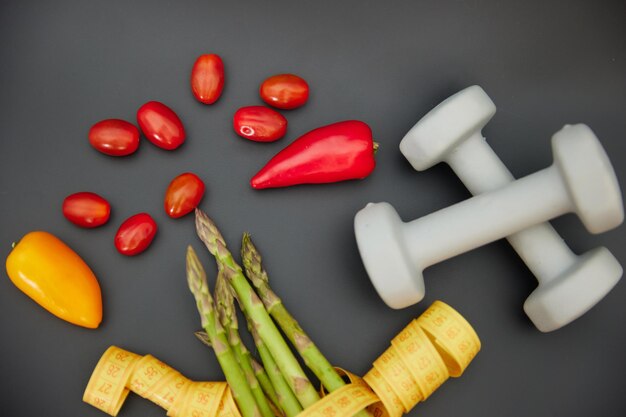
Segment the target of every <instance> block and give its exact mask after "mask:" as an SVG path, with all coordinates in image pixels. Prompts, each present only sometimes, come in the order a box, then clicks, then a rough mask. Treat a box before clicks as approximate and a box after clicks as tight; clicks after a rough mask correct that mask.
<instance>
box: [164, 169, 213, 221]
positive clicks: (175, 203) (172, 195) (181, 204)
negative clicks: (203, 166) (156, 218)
mask: <svg viewBox="0 0 626 417" xmlns="http://www.w3.org/2000/svg"><path fill="white" fill-rule="evenodd" d="M202 196H204V182H202V180H201V179H200V178H198V176H197V175H195V174H192V173H191V172H186V173H184V174H180V175H179V176H177V177H176V178H174V179H173V180H172V182H170V185H169V186H168V187H167V191H165V212H166V213H167V215H168V216H170V217H172V218H174V219H176V218H178V217H182V216H184V215H185V214H188V213H190V212H191V211H193V209H195V208H196V207H197V206H198V204H199V203H200V200H202Z"/></svg>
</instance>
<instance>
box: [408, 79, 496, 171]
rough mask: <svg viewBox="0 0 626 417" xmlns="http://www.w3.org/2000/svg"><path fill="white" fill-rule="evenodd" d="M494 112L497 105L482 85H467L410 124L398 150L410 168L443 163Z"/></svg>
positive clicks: (489, 118) (477, 130)
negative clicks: (412, 124)
mask: <svg viewBox="0 0 626 417" xmlns="http://www.w3.org/2000/svg"><path fill="white" fill-rule="evenodd" d="M495 113H496V105H495V104H494V103H493V101H491V99H490V98H489V96H488V95H487V93H485V91H484V90H483V89H482V88H481V87H479V86H477V85H474V86H471V87H468V88H466V89H464V90H461V91H459V92H458V93H456V94H454V95H452V96H450V97H448V98H447V99H446V100H444V101H443V102H441V103H440V104H439V105H438V106H437V107H435V108H434V109H432V110H431V111H430V112H428V114H426V116H424V117H423V118H422V119H421V120H420V121H419V123H417V124H416V125H415V126H413V128H412V129H411V130H409V132H408V133H407V134H406V136H405V137H404V139H403V140H402V141H401V142H400V151H401V152H402V153H403V154H404V156H405V157H406V158H407V160H408V161H409V162H410V163H411V165H412V166H413V168H415V169H416V170H418V171H423V170H425V169H428V168H430V167H432V166H433V165H436V164H438V163H440V162H442V161H443V160H444V159H445V157H446V156H447V155H448V154H449V153H450V152H452V151H453V150H454V149H455V148H456V147H457V146H458V145H459V144H460V143H461V142H463V141H464V140H466V139H467V138H468V137H469V136H472V135H474V134H480V131H481V129H482V128H483V127H484V126H485V125H486V124H487V123H488V122H489V120H491V118H492V117H493V115H494V114H495Z"/></svg>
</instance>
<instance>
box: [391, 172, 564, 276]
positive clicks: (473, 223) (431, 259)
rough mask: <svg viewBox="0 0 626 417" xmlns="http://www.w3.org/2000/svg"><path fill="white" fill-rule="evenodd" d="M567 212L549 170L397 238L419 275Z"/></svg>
mask: <svg viewBox="0 0 626 417" xmlns="http://www.w3.org/2000/svg"><path fill="white" fill-rule="evenodd" d="M572 210H573V206H572V203H571V199H570V197H569V195H568V194H567V190H566V189H565V186H564V184H563V183H562V180H561V174H560V172H559V171H558V168H557V167H556V166H555V165H552V166H550V167H548V168H545V169H543V170H541V171H537V172H535V173H534V174H531V175H528V176H526V177H524V178H521V179H518V180H516V181H513V182H511V183H509V184H507V185H506V186H505V187H501V188H498V189H496V190H494V191H491V192H488V193H484V194H480V195H478V196H475V197H472V198H470V199H468V200H465V201H463V202H460V203H457V204H455V205H452V206H450V207H447V208H444V209H441V210H439V211H437V212H434V213H432V214H429V215H427V216H424V217H421V218H419V219H416V220H413V221H411V222H409V223H407V224H406V227H404V228H403V230H402V232H403V235H404V239H405V241H406V243H407V247H408V250H409V251H410V252H411V254H410V256H411V257H412V259H413V261H414V262H415V263H416V264H417V265H419V266H420V267H421V268H422V269H424V268H426V267H428V266H430V265H433V264H436V263H439V262H441V261H443V260H446V259H449V258H451V257H454V256H456V255H459V254H461V253H464V252H467V251H470V250H472V249H475V248H477V247H480V246H483V245H485V244H487V243H490V242H493V241H495V240H498V239H502V238H504V237H506V236H509V235H512V234H514V233H517V232H519V231H521V230H524V229H526V228H528V227H530V226H533V225H537V224H541V223H543V222H545V221H547V220H550V219H552V218H555V217H558V216H560V215H562V214H565V213H568V212H570V211H572Z"/></svg>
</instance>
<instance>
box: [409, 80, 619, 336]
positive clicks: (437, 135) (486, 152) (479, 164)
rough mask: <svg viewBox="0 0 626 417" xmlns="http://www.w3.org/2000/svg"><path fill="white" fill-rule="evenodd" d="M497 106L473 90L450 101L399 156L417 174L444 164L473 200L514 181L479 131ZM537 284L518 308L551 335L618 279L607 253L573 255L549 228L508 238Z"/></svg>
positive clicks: (417, 130) (615, 263) (538, 227)
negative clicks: (463, 185) (551, 332)
mask: <svg viewBox="0 0 626 417" xmlns="http://www.w3.org/2000/svg"><path fill="white" fill-rule="evenodd" d="M495 111H496V106H495V105H494V103H493V102H492V101H491V99H490V98H489V96H488V95H487V94H486V93H485V91H484V90H483V89H482V88H480V87H479V86H472V87H468V88H466V89H464V90H462V91H460V92H458V93H457V94H455V95H453V96H451V97H450V98H448V99H447V100H445V101H444V102H442V103H441V104H439V105H438V106H437V107H435V108H434V109H433V110H431V111H430V112H429V113H428V114H427V115H426V116H424V117H423V118H422V119H421V120H420V121H419V122H418V123H417V124H416V125H415V126H414V127H413V128H412V129H411V130H410V131H409V132H408V133H407V134H406V135H405V137H404V138H403V139H402V141H401V142H400V151H401V152H402V154H403V155H404V156H405V157H406V159H407V160H408V161H409V162H410V163H411V165H413V167H414V168H415V169H416V170H418V171H423V170H426V169H428V168H430V167H432V166H433V165H436V164H438V163H439V162H446V163H447V164H448V165H450V167H451V168H452V169H453V170H454V172H455V173H456V174H457V175H458V176H459V178H460V179H461V181H462V182H463V183H464V184H465V186H466V187H467V188H468V189H469V190H470V192H471V193H472V194H474V195H477V194H480V193H484V192H487V191H491V190H495V189H497V188H500V187H502V186H504V185H506V184H508V183H509V182H511V181H513V180H514V177H513V175H512V174H511V172H510V171H509V170H508V169H507V168H506V166H505V165H504V164H503V163H502V161H501V160H500V159H499V158H498V156H497V155H496V154H495V152H493V150H492V149H491V147H490V146H489V144H487V142H486V141H485V139H484V138H483V135H482V133H481V129H482V128H483V127H484V126H485V125H486V124H487V123H488V122H489V120H491V118H492V117H493V115H494V114H495ZM507 240H508V241H509V243H510V244H511V245H512V246H513V248H514V249H515V250H516V251H517V253H518V254H519V255H520V257H521V258H522V260H523V261H524V262H525V263H526V265H527V266H528V268H529V269H530V270H531V272H533V274H534V275H535V276H536V277H537V280H538V281H539V286H538V287H537V289H536V290H535V291H533V293H532V294H531V295H530V296H529V297H528V298H527V300H526V302H525V303H524V310H525V311H526V314H527V315H528V316H529V318H530V319H531V320H532V321H533V323H535V325H536V326H537V328H538V329H539V330H541V331H544V332H547V331H552V330H556V329H558V328H560V327H562V326H564V325H566V324H568V323H570V322H572V321H573V320H575V319H576V318H578V317H580V316H581V315H583V314H584V313H586V312H587V311H588V310H589V309H590V308H591V307H593V306H594V305H595V304H597V303H598V302H599V301H600V300H601V299H602V298H604V296H605V295H606V294H607V293H608V292H610V291H611V289H612V288H613V287H614V286H615V284H617V282H618V281H619V280H620V278H621V277H622V273H623V271H622V267H621V265H620V264H619V262H618V261H617V259H615V257H614V256H613V254H611V252H610V251H609V250H608V249H607V248H605V247H600V248H597V249H594V250H591V251H589V252H587V253H585V254H584V255H581V256H577V255H576V254H574V253H573V252H572V251H571V250H570V248H569V247H568V246H567V245H566V244H565V242H564V241H563V240H562V239H561V237H560V236H559V234H558V233H557V232H556V231H555V230H554V228H553V227H552V226H551V225H550V224H549V223H542V224H538V225H535V226H531V227H529V228H528V229H524V230H522V231H520V232H517V233H515V234H513V235H510V236H508V237H507Z"/></svg>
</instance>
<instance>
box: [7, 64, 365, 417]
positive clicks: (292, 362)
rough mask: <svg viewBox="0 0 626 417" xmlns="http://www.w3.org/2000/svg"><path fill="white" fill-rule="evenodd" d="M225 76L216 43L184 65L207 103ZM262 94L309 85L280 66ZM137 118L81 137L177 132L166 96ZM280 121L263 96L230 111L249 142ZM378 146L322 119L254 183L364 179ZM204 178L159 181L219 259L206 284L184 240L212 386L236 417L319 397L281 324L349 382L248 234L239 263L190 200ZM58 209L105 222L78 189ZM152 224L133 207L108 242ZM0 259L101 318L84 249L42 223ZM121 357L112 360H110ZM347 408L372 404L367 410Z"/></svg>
mask: <svg viewBox="0 0 626 417" xmlns="http://www.w3.org/2000/svg"><path fill="white" fill-rule="evenodd" d="M224 80H225V75H224V64H223V62H222V60H221V58H220V57H219V56H218V55H216V54H206V55H201V56H200V57H198V59H197V60H196V62H195V63H194V65H193V68H192V71H191V79H190V84H191V90H192V94H193V96H194V98H195V99H196V100H198V101H199V102H201V103H202V104H206V105H211V104H214V103H215V102H216V101H217V100H218V99H219V98H220V97H221V94H222V92H223V88H224ZM259 95H260V98H261V99H262V100H263V101H264V102H265V103H266V104H268V105H269V106H272V107H274V108H277V109H280V110H292V109H296V108H298V107H301V106H303V105H304V104H306V103H307V101H308V98H309V85H308V83H307V82H306V81H305V80H304V79H302V78H301V77H299V76H297V75H294V74H279V75H275V76H272V77H269V78H267V79H266V80H265V81H263V83H262V84H261V86H260V89H259ZM136 118H137V124H138V126H139V128H137V127H136V126H135V125H133V124H132V123H130V122H128V121H125V120H121V119H104V120H101V121H99V122H97V123H95V124H94V125H93V126H92V127H91V129H90V130H89V133H88V139H89V143H90V145H91V146H92V147H93V148H94V149H96V150H97V151H99V152H100V153H102V154H105V155H108V156H113V157H124V156H129V155H132V154H133V153H135V152H136V151H137V149H138V148H139V145H140V132H141V133H143V135H144V136H145V137H146V139H147V140H148V141H150V142H151V143H152V144H154V145H155V146H157V147H159V148H161V149H164V150H167V151H173V150H176V149H178V148H179V147H181V146H182V145H183V144H184V142H185V141H186V133H185V127H184V125H183V123H182V121H181V119H180V118H179V116H178V115H177V114H176V113H175V112H174V110H172V109H171V108H170V107H168V106H166V105H165V104H164V103H161V102H158V101H149V102H147V103H145V104H143V105H142V106H141V107H140V108H139V109H138V110H137V115H136ZM287 126H288V121H287V118H286V117H285V116H283V114H281V113H279V112H278V111H277V110H274V109H272V108H270V107H266V106H259V105H253V106H244V107H241V108H240V109H238V110H237V111H236V112H235V114H234V116H233V129H234V130H235V133H236V134H237V135H239V136H241V137H243V138H245V139H248V140H251V141H254V142H274V141H277V140H279V139H281V138H282V137H284V136H285V134H286V132H287ZM376 146H377V145H376V144H375V143H374V142H373V140H372V132H371V129H370V128H369V126H367V124H365V123H363V122H360V121H355V120H351V121H344V122H339V123H334V124H331V125H327V126H324V127H320V128H318V129H315V130H312V131H311V132H309V133H307V134H305V135H303V136H301V137H300V138H298V139H296V140H295V141H294V142H293V143H291V144H290V145H289V146H287V147H286V148H285V149H283V150H282V151H281V152H279V153H278V154H277V155H276V156H275V157H274V158H272V160H270V161H269V162H268V164H267V165H266V166H265V167H264V168H263V169H261V171H259V173H258V174H257V175H255V177H254V178H253V179H252V181H251V185H252V188H254V189H262V188H271V187H286V186H291V185H296V184H307V183H308V184H312V183H331V182H337V181H344V180H349V179H362V178H365V177H366V176H368V175H369V174H370V173H371V172H372V170H373V169H374V167H375V161H374V152H375V150H376ZM205 188H206V187H205V184H204V182H203V181H202V179H201V178H200V177H199V176H197V175H196V174H194V173H191V172H185V173H183V174H180V175H178V176H177V177H175V178H174V179H172V181H171V182H170V183H169V185H168V186H167V188H166V190H165V195H164V200H163V207H164V210H165V212H166V214H167V215H168V216H169V217H170V218H172V219H177V218H181V217H184V216H185V215H187V214H189V213H191V212H192V211H194V210H195V213H196V230H197V233H198V236H199V237H200V239H201V240H202V241H203V242H204V244H205V245H206V247H207V249H208V250H209V252H210V253H211V254H212V255H213V256H214V257H215V260H216V262H217V266H218V277H217V282H216V286H215V293H214V295H212V294H211V292H210V291H209V285H208V281H207V277H206V274H205V272H204V269H203V268H202V266H201V265H200V262H199V260H198V258H197V256H196V254H195V252H194V251H193V249H192V248H191V247H189V248H188V251H187V259H186V261H187V279H188V285H189V289H190V290H191V292H192V293H193V295H194V297H195V299H196V303H197V307H198V312H199V314H200V317H201V324H202V328H203V329H204V332H202V333H198V334H197V335H198V337H199V338H201V340H202V341H203V342H204V343H205V344H207V345H209V346H211V347H212V349H213V350H214V352H215V355H216V357H217V359H218V362H219V364H220V366H221V367H222V369H223V371H224V375H225V376H226V380H227V382H228V387H229V388H230V390H228V389H227V388H225V387H224V386H220V388H219V389H221V390H222V391H221V392H222V393H224V392H225V391H228V393H229V394H228V395H226V394H224V397H222V395H220V396H218V398H221V399H222V400H223V399H224V398H230V401H231V402H232V401H234V402H236V404H237V406H236V407H235V411H236V414H237V415H238V413H239V412H241V414H242V415H243V417H274V416H286V417H295V416H296V415H300V414H301V413H303V412H306V411H307V410H313V409H314V405H315V404H319V402H320V394H319V393H318V391H317V390H316V389H315V387H314V385H313V383H312V382H311V381H310V380H309V378H308V376H307V374H306V373H305V371H304V370H303V368H302V367H301V365H300V363H299V361H298V359H297V358H296V357H295V355H294V354H293V353H292V350H291V348H290V347H289V345H288V343H287V341H285V339H283V336H282V334H284V335H285V336H286V337H287V339H288V341H289V342H290V343H291V345H292V346H293V347H295V350H296V351H297V352H298V354H299V355H300V356H301V357H302V358H303V360H304V363H305V364H306V366H307V367H308V368H309V369H310V370H311V371H312V372H313V374H314V375H315V376H316V377H317V378H318V379H319V381H320V382H321V383H322V384H323V386H324V388H325V389H326V390H327V391H329V392H334V391H337V390H340V389H342V387H346V381H344V379H343V378H342V376H343V374H342V373H341V372H340V371H338V370H336V369H335V368H334V367H333V366H332V365H331V364H330V362H329V361H328V360H327V359H326V358H325V357H324V356H323V355H322V353H321V352H320V351H319V349H318V348H317V347H316V346H315V344H314V343H313V342H312V341H311V339H310V338H309V337H308V335H307V334H306V333H305V332H304V330H303V329H302V328H301V327H300V325H299V324H298V322H297V321H296V320H295V319H294V317H293V316H292V315H291V314H290V313H289V312H288V311H287V309H286V308H285V306H284V305H283V303H282V301H281V299H280V298H279V297H278V296H277V295H276V294H275V293H274V292H273V291H272V289H271V288H270V286H269V280H268V276H267V273H266V272H265V270H264V269H263V267H262V264H261V256H260V254H259V252H258V251H257V249H256V247H255V246H254V244H253V243H252V241H251V239H250V236H249V235H247V234H245V235H244V237H243V244H242V252H241V256H242V260H243V265H244V269H245V273H244V269H242V268H241V267H240V266H239V265H238V264H237V263H236V261H235V260H234V258H233V256H232V254H231V253H230V251H229V250H228V249H227V247H226V243H225V241H224V239H223V237H222V235H221V233H220V232H219V230H218V229H217V227H216V226H215V224H214V223H213V222H212V221H211V220H210V219H209V218H208V217H207V216H206V214H204V213H203V212H202V211H200V210H199V209H198V208H197V207H198V205H199V204H200V202H201V200H202V198H203V196H204V193H205ZM62 213H63V215H64V216H65V217H66V218H67V219H68V220H69V221H70V222H72V223H73V224H74V225H76V226H79V227H82V228H96V227H100V226H103V225H105V224H106V223H107V222H108V221H109V219H110V215H111V204H110V203H109V201H107V200H106V199H104V198H103V197H101V196H100V195H98V194H96V193H93V192H88V191H83V192H77V193H74V194H71V195H69V196H67V197H66V198H65V199H64V201H63V205H62ZM157 231H158V225H157V223H156V221H155V220H154V218H153V217H152V216H151V215H150V214H149V213H147V212H140V213H138V214H134V215H132V216H130V217H128V218H126V220H124V221H123V222H122V223H121V224H120V225H119V227H118V229H117V231H116V233H115V236H114V239H113V241H114V246H115V248H116V249H117V251H118V252H119V253H120V254H122V255H126V256H135V255H138V254H140V253H142V252H144V251H145V250H147V249H148V248H149V246H150V245H151V243H152V242H153V240H154V238H155V236H156V234H157ZM6 268H7V273H8V275H9V278H10V279H11V281H12V282H13V283H14V284H15V285H16V286H17V287H18V288H19V289H20V290H21V291H23V292H24V293H25V294H27V295H28V296H29V297H31V298H32V299H33V300H34V301H36V302H37V303H38V304H40V305H41V306H42V307H44V308H45V309H47V310H48V311H50V312H51V313H52V314H54V315H56V316H58V317H60V318H62V319H64V320H66V321H68V322H70V323H73V324H76V325H79V326H83V327H87V328H97V327H98V326H99V324H100V322H101V320H102V299H101V292H100V286H99V283H98V281H97V279H96V277H95V275H94V274H93V272H92V271H91V270H90V269H89V267H88V266H87V265H86V264H85V263H84V262H83V261H82V259H81V258H80V257H79V256H78V255H77V254H76V253H75V252H73V251H72V250H71V249H70V248H69V247H68V246H67V245H65V244H64V243H63V242H62V241H61V240H59V239H58V238H56V237H55V236H53V235H51V234H49V233H46V232H31V233H29V234H27V235H26V236H24V238H23V239H22V240H21V241H20V242H19V243H18V244H17V245H16V246H15V248H14V249H13V251H12V252H11V253H10V254H9V256H8V258H7V261H6ZM235 301H237V303H235ZM236 304H237V305H239V306H240V309H241V310H242V312H243V314H244V316H245V318H246V323H247V328H248V330H249V332H250V333H251V335H252V339H253V341H254V344H255V350H256V351H257V352H258V354H259V357H260V360H257V359H255V358H253V357H252V355H251V353H250V351H249V350H248V349H247V347H246V346H245V344H244V343H243V341H242V338H241V336H240V328H239V323H238V320H237V311H236V307H235V306H236ZM281 332H282V334H281ZM133 355H134V354H130V353H127V352H117V353H116V355H115V360H116V361H118V365H119V366H122V362H124V361H125V360H126V359H129V360H130V359H133V357H134V356H133ZM135 356H136V355H135ZM133 361H134V359H133ZM133 361H131V362H132V363H133V364H134V362H133ZM129 363H130V362H129ZM118 365H114V366H115V367H118V368H119V366H118ZM132 366H134V365H132ZM118 368H115V369H118ZM109 369H113V368H109ZM119 369H121V368H119ZM116 372H117V371H116ZM109 374H110V373H109ZM109 376H112V375H109ZM148 376H149V375H148ZM137 381H138V380H136V381H134V384H139V385H134V386H133V387H131V388H134V389H139V387H140V386H141V384H142V383H139V382H137ZM107 384H110V382H107ZM124 384H126V382H124ZM102 386H105V385H101V386H100V388H98V391H99V393H98V394H97V395H98V396H101V395H103V394H109V393H110V392H109V391H107V390H108V388H107V390H104V391H103V390H102V389H101V388H102ZM198 389H201V388H198ZM88 391H89V388H88ZM120 392H122V391H120ZM230 395H232V397H231V396H230ZM86 398H87V393H86ZM374 398H375V397H374ZM222 400H220V401H222ZM164 401H165V402H167V400H166V399H164V397H160V396H159V397H158V402H159V404H160V405H164V403H163V402H164ZM93 404H94V405H96V406H98V407H99V408H101V409H103V410H105V408H104V406H103V404H104V400H103V399H102V398H101V397H96V396H94V398H93ZM116 404H117V405H115V406H113V407H114V408H112V409H110V410H109V411H110V412H114V413H117V411H116V410H119V406H121V401H119V399H118V400H116ZM362 408H363V407H362ZM216 409H217V408H216ZM352 414H354V415H356V416H357V417H367V416H369V415H370V413H369V412H368V411H366V410H364V409H359V410H356V411H355V413H352ZM352 414H351V415H352Z"/></svg>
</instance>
